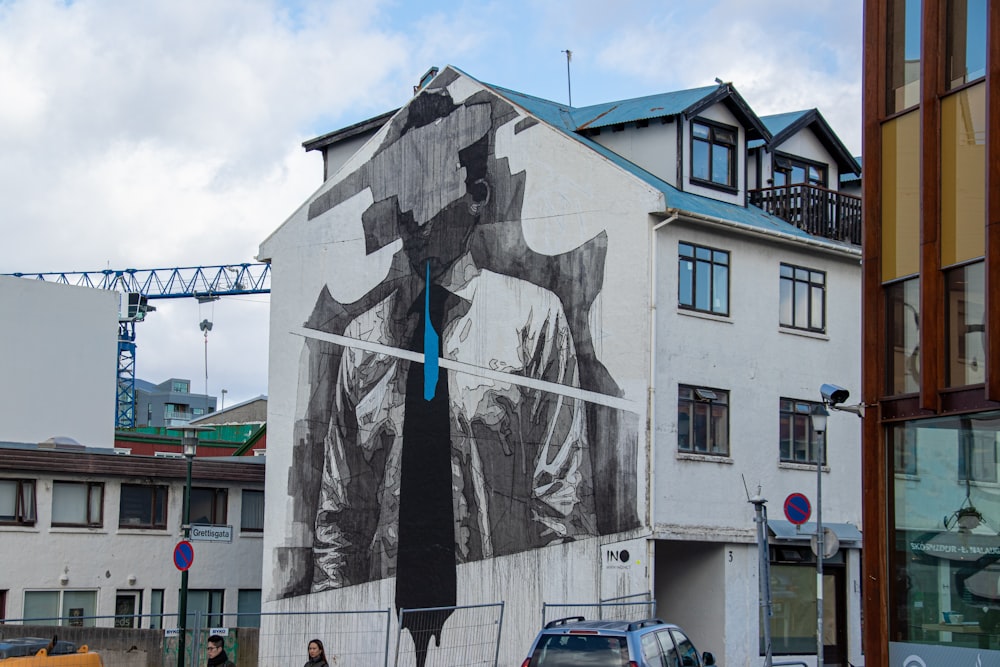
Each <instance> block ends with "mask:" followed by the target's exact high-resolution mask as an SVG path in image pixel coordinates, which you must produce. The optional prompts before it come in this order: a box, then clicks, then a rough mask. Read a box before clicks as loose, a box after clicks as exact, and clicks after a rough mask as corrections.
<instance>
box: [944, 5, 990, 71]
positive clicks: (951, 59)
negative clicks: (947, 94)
mask: <svg viewBox="0 0 1000 667" xmlns="http://www.w3.org/2000/svg"><path fill="white" fill-rule="evenodd" d="M986 2H987V0H948V9H947V10H946V11H947V16H946V18H945V21H946V24H947V26H946V28H945V34H946V42H947V46H946V48H945V86H946V89H947V90H951V89H952V88H957V87H958V86H961V85H963V84H966V83H968V82H969V81H974V80H975V79H978V78H980V77H982V76H985V75H986Z"/></svg>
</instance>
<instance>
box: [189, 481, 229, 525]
mask: <svg viewBox="0 0 1000 667" xmlns="http://www.w3.org/2000/svg"><path fill="white" fill-rule="evenodd" d="M228 499H229V493H228V492H227V491H226V489H199V488H194V489H191V523H207V524H212V525H216V526H224V525H226V504H227V502H228Z"/></svg>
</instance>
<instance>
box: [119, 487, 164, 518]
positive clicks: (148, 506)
mask: <svg viewBox="0 0 1000 667" xmlns="http://www.w3.org/2000/svg"><path fill="white" fill-rule="evenodd" d="M118 527H119V528H166V527H167V487H165V486H148V485H143V484H122V493H121V503H120V505H119V513H118Z"/></svg>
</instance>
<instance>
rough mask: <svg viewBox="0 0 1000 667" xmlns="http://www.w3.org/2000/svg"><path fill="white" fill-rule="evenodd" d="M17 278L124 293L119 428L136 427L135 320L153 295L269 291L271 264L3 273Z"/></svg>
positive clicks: (207, 297) (204, 296)
mask: <svg viewBox="0 0 1000 667" xmlns="http://www.w3.org/2000/svg"><path fill="white" fill-rule="evenodd" d="M0 275H5V276H13V277H15V278H28V279H32V280H43V281H47V282H54V283H62V284H64V285H77V286H81V287H94V288H97V289H105V290H113V291H116V292H118V293H119V304H120V306H119V313H118V374H117V377H118V384H117V388H116V401H115V427H116V428H132V427H134V426H135V325H136V323H137V322H142V321H143V320H144V319H145V318H146V314H147V313H149V312H152V311H154V310H156V308H154V307H153V306H150V305H149V301H150V300H152V299H182V298H192V297H193V298H195V299H197V300H198V302H199V303H206V302H209V301H215V300H216V299H218V298H219V297H223V296H234V295H239V294H269V293H270V292H271V265H270V264H222V265H218V266H182V267H176V268H171V269H120V270H117V269H103V270H101V271H64V272H50V273H3V274H0Z"/></svg>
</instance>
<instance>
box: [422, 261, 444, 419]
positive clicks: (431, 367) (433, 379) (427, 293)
mask: <svg viewBox="0 0 1000 667" xmlns="http://www.w3.org/2000/svg"><path fill="white" fill-rule="evenodd" d="M430 284H431V263H430V262H427V277H426V278H425V279H424V400H425V401H429V400H431V399H433V398H434V392H435V391H436V390H437V382H438V353H439V352H440V350H439V349H438V348H439V346H440V337H439V336H438V333H437V331H435V330H434V325H433V322H432V321H431V290H430Z"/></svg>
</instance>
